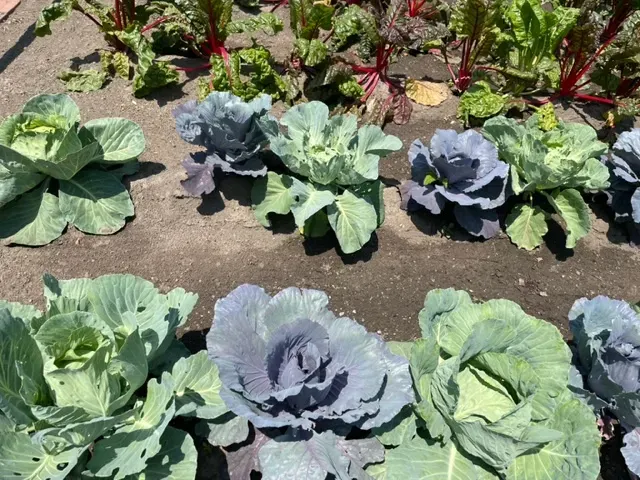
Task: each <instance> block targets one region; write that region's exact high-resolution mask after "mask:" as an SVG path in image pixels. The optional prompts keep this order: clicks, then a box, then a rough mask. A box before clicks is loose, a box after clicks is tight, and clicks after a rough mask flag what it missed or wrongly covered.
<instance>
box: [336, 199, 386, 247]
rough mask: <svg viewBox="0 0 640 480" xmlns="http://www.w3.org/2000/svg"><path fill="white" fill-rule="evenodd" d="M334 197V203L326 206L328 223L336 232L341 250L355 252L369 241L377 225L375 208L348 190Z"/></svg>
mask: <svg viewBox="0 0 640 480" xmlns="http://www.w3.org/2000/svg"><path fill="white" fill-rule="evenodd" d="M335 199H336V201H335V203H332V204H331V205H329V206H328V207H327V216H328V218H329V224H330V225H331V228H333V230H334V231H335V232H336V237H338V242H339V243H340V248H342V251H343V252H344V253H347V254H349V253H353V252H357V251H358V250H360V249H361V248H362V247H363V246H364V245H365V244H366V243H367V242H368V241H369V239H370V238H371V234H372V233H373V232H374V231H375V229H376V227H377V226H378V216H377V214H376V210H375V208H374V207H373V205H371V204H370V203H369V202H367V201H366V200H364V199H362V198H358V197H356V196H355V195H354V194H353V193H351V192H350V191H349V190H345V191H344V193H343V194H341V195H337V196H336V197H335Z"/></svg>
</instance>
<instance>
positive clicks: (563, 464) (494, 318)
mask: <svg viewBox="0 0 640 480" xmlns="http://www.w3.org/2000/svg"><path fill="white" fill-rule="evenodd" d="M420 328H421V330H422V337H423V338H421V339H420V340H418V341H416V342H413V343H412V342H400V343H392V344H391V345H390V346H391V349H392V351H396V352H401V353H402V354H403V355H404V356H406V357H407V358H408V359H409V362H410V366H411V374H412V376H413V379H414V386H415V389H416V403H415V404H413V405H412V406H411V407H410V408H406V409H405V410H404V411H403V412H402V413H401V414H400V415H399V416H398V417H396V418H395V419H394V420H393V421H392V422H390V423H388V424H386V425H383V426H382V427H380V428H378V429H374V433H375V434H376V436H377V437H378V439H380V441H381V442H382V443H383V444H385V446H387V447H388V450H387V452H386V458H385V461H384V463H381V464H377V465H372V466H370V467H369V468H367V473H369V474H370V475H371V476H373V477H374V478H393V479H396V478H423V477H424V478H427V477H429V476H431V477H433V478H487V479H489V478H495V479H498V478H501V479H506V480H515V479H520V478H549V479H557V478H571V479H577V480H595V479H596V478H597V477H598V474H599V471H600V462H599V452H598V449H599V445H600V435H599V433H598V428H597V426H596V422H595V416H594V415H593V412H592V411H591V409H590V408H589V407H588V406H587V405H586V404H584V403H582V401H581V400H580V399H578V398H577V397H575V396H574V394H573V393H572V392H571V391H570V390H569V388H568V387H567V383H568V381H569V371H570V366H571V364H570V359H571V354H570V351H569V348H568V347H567V345H566V344H565V342H564V340H563V338H562V335H561V334H560V332H559V331H558V329H557V328H555V327H554V326H553V325H551V324H550V323H547V322H545V321H543V320H539V319H537V318H534V317H532V316H529V315H527V314H526V313H525V312H524V311H523V310H522V309H521V308H520V307H519V306H518V305H517V304H515V303H513V302H510V301H508V300H490V301H488V302H484V303H474V302H473V301H472V299H471V297H470V296H469V294H467V293H466V292H463V291H456V290H453V289H447V290H434V291H431V292H430V293H429V294H428V295H427V297H426V300H425V303H424V308H423V309H422V311H421V312H420Z"/></svg>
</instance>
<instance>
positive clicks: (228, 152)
mask: <svg viewBox="0 0 640 480" xmlns="http://www.w3.org/2000/svg"><path fill="white" fill-rule="evenodd" d="M270 108H271V97H270V96H269V95H261V96H259V97H258V98H256V99H254V100H253V101H251V102H249V103H246V102H243V101H242V100H241V99H240V98H238V97H236V96H235V95H233V94H231V93H228V92H213V93H211V94H210V95H209V96H208V97H207V98H205V99H204V100H203V101H202V102H201V103H197V102H195V101H193V100H192V101H189V102H187V103H185V104H183V105H181V106H179V107H178V108H176V109H175V110H174V112H173V116H174V117H175V120H176V129H177V130H178V134H179V135H180V137H182V139H183V140H184V141H185V142H189V143H191V144H193V145H200V146H203V147H205V148H206V152H198V153H195V154H191V155H190V156H189V157H187V158H186V159H185V160H184V161H183V162H182V165H183V166H184V168H185V170H186V171H187V174H188V178H187V179H186V180H184V181H182V186H183V187H184V189H185V190H186V192H187V193H188V194H189V195H193V196H200V195H203V194H207V193H211V192H213V190H214V189H215V188H216V186H215V182H214V177H215V175H214V173H215V170H216V169H217V170H221V171H222V172H225V173H235V174H237V175H249V176H252V177H259V176H263V175H265V174H266V173H267V169H266V167H265V166H264V164H263V163H262V160H261V159H260V158H259V156H258V155H257V154H258V153H259V152H260V150H262V148H263V147H264V146H265V145H266V144H267V138H266V137H265V135H264V133H263V132H262V130H261V128H260V122H259V120H260V118H261V117H263V116H265V115H266V114H267V112H268V111H269V109H270Z"/></svg>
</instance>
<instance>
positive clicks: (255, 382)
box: [207, 285, 414, 478]
mask: <svg viewBox="0 0 640 480" xmlns="http://www.w3.org/2000/svg"><path fill="white" fill-rule="evenodd" d="M328 302H329V299H328V297H327V296H326V295H325V294H324V293H323V292H319V291H316V290H300V289H297V288H288V289H285V290H283V291H281V292H280V293H278V294H277V295H275V296H274V297H270V296H269V295H267V294H266V293H265V291H264V290H263V289H261V288H259V287H257V286H253V285H242V286H240V287H238V288H237V289H236V290H234V291H233V292H231V293H230V294H229V295H228V296H227V297H225V298H223V299H221V300H219V301H218V302H217V303H216V307H215V314H214V321H213V326H212V328H211V330H210V332H209V333H208V335H207V349H208V352H209V355H210V357H211V358H212V359H213V361H214V362H215V364H216V365H217V366H218V370H219V375H220V381H221V382H222V389H221V390H220V396H221V398H222V399H224V401H225V403H226V404H227V406H228V408H229V410H231V412H233V413H234V414H235V415H237V416H238V417H239V418H241V419H243V420H244V422H243V423H244V424H245V426H246V421H247V420H248V421H249V422H250V423H251V425H252V426H253V429H254V435H253V443H252V444H251V445H249V446H245V447H244V448H245V452H246V451H254V453H255V452H259V453H258V455H259V459H260V461H259V467H260V469H261V470H262V473H263V475H264V477H263V478H325V475H326V474H327V473H331V474H333V475H336V477H337V478H351V477H347V475H348V472H352V471H353V470H354V469H355V470H357V469H362V468H363V467H365V466H366V465H367V464H369V463H372V462H374V461H378V462H379V461H381V460H382V458H379V455H380V452H382V454H383V453H384V450H383V449H382V447H381V445H380V444H379V442H377V440H375V439H364V440H347V439H346V437H347V435H348V433H349V432H350V431H351V430H352V429H362V430H368V429H371V428H374V427H378V426H380V425H382V424H384V423H385V422H388V421H390V420H391V419H393V418H394V417H395V416H396V415H397V414H398V412H400V410H401V409H402V408H403V407H404V406H405V405H407V404H410V403H411V402H412V401H413V400H414V395H413V390H412V383H411V376H410V373H409V368H408V363H407V361H406V360H405V359H404V358H402V357H400V356H397V355H394V354H393V353H391V352H390V351H389V349H388V348H387V346H386V344H385V343H384V342H383V341H382V340H381V339H380V338H379V337H378V336H376V335H373V334H370V333H367V331H366V330H365V329H364V327H362V326H361V325H358V324H357V323H356V322H354V321H353V320H351V319H349V318H344V317H343V318H337V317H336V316H335V315H334V314H333V313H332V312H331V311H330V310H329V309H328V307H327V305H328ZM208 428H209V433H210V434H211V436H213V438H214V439H218V441H217V442H216V444H220V438H221V437H223V438H224V437H225V435H222V434H221V433H222V430H225V429H226V432H227V433H229V434H231V432H232V431H233V430H237V428H238V426H237V425H233V424H229V425H227V426H226V427H225V426H224V425H222V424H216V425H209V427H208ZM285 428H286V430H284V429H285ZM270 429H283V430H281V431H274V430H270ZM247 436H248V431H246V430H245V433H244V435H243V437H244V438H241V439H240V440H245V439H246V438H247ZM265 436H267V437H268V438H266V439H265V438H264V437H265ZM234 440H237V438H234ZM224 441H225V442H226V443H227V444H228V440H226V438H225V439H224ZM351 442H355V443H351ZM363 442H364V443H363ZM246 449H248V450H246ZM356 450H357V451H358V452H359V454H358V456H357V458H356V457H354V456H353V455H354V452H355V451H356ZM319 457H320V458H319ZM323 459H324V460H323ZM230 463H231V464H232V465H233V467H231V466H230V474H231V478H235V476H234V475H238V478H248V476H246V477H244V476H240V475H239V474H238V472H236V471H235V469H238V470H239V471H243V472H250V470H251V469H256V468H257V467H255V466H251V467H248V466H247V465H246V462H241V464H240V465H235V463H234V460H233V457H232V459H231V461H230ZM304 466H306V467H304ZM302 468H308V469H310V470H311V471H314V472H315V473H314V475H311V473H309V470H305V471H306V474H303V473H302ZM247 469H248V470H247ZM297 469H300V470H297ZM307 475H308V476H307ZM358 478H360V477H358Z"/></svg>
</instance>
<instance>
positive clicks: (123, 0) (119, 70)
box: [35, 0, 179, 97]
mask: <svg viewBox="0 0 640 480" xmlns="http://www.w3.org/2000/svg"><path fill="white" fill-rule="evenodd" d="M156 7H157V5H156V4H154V2H150V3H147V4H143V5H136V2H135V0H115V1H114V3H113V4H112V6H107V5H105V4H103V3H101V2H98V1H95V0H61V1H57V2H54V3H52V4H51V5H49V6H47V7H45V8H44V9H43V10H42V12H41V13H40V17H39V18H38V21H37V22H36V28H35V33H36V35H38V36H45V35H50V34H51V23H52V22H54V21H56V20H63V19H66V18H68V17H69V16H70V15H71V14H72V12H74V11H77V12H80V13H81V14H83V15H84V16H85V17H87V19H89V20H90V21H91V22H92V23H94V24H95V25H96V26H97V27H98V30H99V31H100V32H101V33H102V34H103V35H104V38H105V40H106V41H107V43H108V44H109V46H110V47H111V48H110V49H109V50H103V51H101V52H100V63H101V66H102V71H97V70H93V69H89V70H83V71H71V70H69V71H66V72H63V73H62V74H61V75H60V78H61V79H62V80H63V81H64V82H65V83H66V85H67V88H68V89H69V90H71V91H91V90H98V89H100V88H101V87H102V86H103V85H104V84H105V82H106V81H107V78H108V77H109V76H111V75H118V76H120V77H122V78H124V79H129V78H130V76H131V72H132V71H133V92H134V94H135V95H136V96H138V97H142V96H144V95H147V94H149V93H150V92H151V91H152V90H154V89H156V88H160V87H163V86H165V85H169V84H172V83H176V82H177V81H178V78H179V77H178V72H176V71H175V70H174V69H173V68H172V67H171V66H170V65H169V63H168V62H164V61H158V60H156V59H155V57H156V52H155V51H154V45H153V42H152V41H151V40H150V39H149V38H147V37H146V36H145V35H144V33H145V32H146V31H148V30H151V29H152V28H154V27H155V26H156V24H157V23H158V21H153V22H150V18H151V16H152V15H153V14H154V13H155V12H156V11H157V10H158V8H156Z"/></svg>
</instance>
